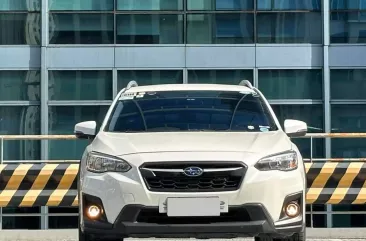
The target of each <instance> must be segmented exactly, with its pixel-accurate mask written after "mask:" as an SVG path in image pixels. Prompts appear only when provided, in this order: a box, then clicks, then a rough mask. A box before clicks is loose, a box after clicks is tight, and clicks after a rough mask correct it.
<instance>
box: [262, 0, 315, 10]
mask: <svg viewBox="0 0 366 241" xmlns="http://www.w3.org/2000/svg"><path fill="white" fill-rule="evenodd" d="M321 5H322V3H321V0H305V1H304V0H257V9H258V10H318V11H319V10H321Z"/></svg>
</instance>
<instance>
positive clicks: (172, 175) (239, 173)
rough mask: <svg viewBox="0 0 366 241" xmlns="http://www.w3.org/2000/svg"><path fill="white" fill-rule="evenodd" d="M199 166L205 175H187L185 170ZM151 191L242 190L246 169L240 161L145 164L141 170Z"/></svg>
mask: <svg viewBox="0 0 366 241" xmlns="http://www.w3.org/2000/svg"><path fill="white" fill-rule="evenodd" d="M189 167H199V168H201V169H202V170H203V173H202V175H199V176H187V175H186V174H185V173H184V169H186V168H189ZM140 171H141V174H142V177H143V179H144V181H145V184H146V186H147V188H148V189H149V190H150V191H154V192H220V191H233V190H237V189H238V188H239V187H240V184H241V182H242V180H243V178H244V175H245V171H246V166H245V165H244V164H242V163H237V162H184V163H181V162H177V163H176V162H174V163H145V164H144V165H143V166H141V167H140Z"/></svg>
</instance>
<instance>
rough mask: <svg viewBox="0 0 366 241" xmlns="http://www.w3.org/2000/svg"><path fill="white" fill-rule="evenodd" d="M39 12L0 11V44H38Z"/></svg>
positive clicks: (39, 40)
mask: <svg viewBox="0 0 366 241" xmlns="http://www.w3.org/2000/svg"><path fill="white" fill-rule="evenodd" d="M40 29H41V15H40V14H39V13H2V12H0V45H40V42H41V31H40Z"/></svg>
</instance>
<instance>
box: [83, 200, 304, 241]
mask: <svg viewBox="0 0 366 241" xmlns="http://www.w3.org/2000/svg"><path fill="white" fill-rule="evenodd" d="M300 195H301V194H298V195H296V197H297V198H298V197H301V196H300ZM293 197H295V196H292V198H293ZM94 200H95V199H94ZM100 205H101V204H100ZM284 220H285V222H286V221H290V220H286V219H284ZM303 221H304V220H303V219H302V218H301V217H300V218H299V219H296V220H295V221H293V222H290V223H289V224H287V225H275V224H274V222H273V220H272V219H271V217H270V215H269V213H268V211H267V210H266V208H265V207H264V206H263V205H261V204H245V205H240V206H230V207H229V212H228V213H225V214H221V216H219V217H168V216H167V215H166V214H164V213H159V209H158V208H157V207H147V206H143V205H126V206H125V207H124V208H123V209H122V211H121V213H119V215H118V217H117V219H116V221H115V222H114V223H109V222H108V221H107V220H106V218H105V217H104V218H103V217H102V218H101V219H100V220H99V221H92V220H90V219H88V218H87V217H86V216H85V215H84V219H83V227H82V230H83V231H84V232H86V233H88V234H91V235H97V236H98V237H133V238H149V237H155V238H235V237H253V236H262V235H266V236H271V237H287V236H291V235H293V234H294V233H299V232H301V231H303V229H304V222H303Z"/></svg>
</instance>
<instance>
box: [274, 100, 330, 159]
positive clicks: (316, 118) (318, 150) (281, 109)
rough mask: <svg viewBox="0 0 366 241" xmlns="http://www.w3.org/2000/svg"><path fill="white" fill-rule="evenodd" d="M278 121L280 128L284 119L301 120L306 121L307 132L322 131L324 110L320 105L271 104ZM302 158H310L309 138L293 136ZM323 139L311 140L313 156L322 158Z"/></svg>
mask: <svg viewBox="0 0 366 241" xmlns="http://www.w3.org/2000/svg"><path fill="white" fill-rule="evenodd" d="M272 108H273V111H274V112H275V114H276V116H277V118H278V121H279V122H280V124H281V126H282V128H283V125H284V122H285V120H286V119H295V120H301V121H304V122H306V123H307V125H308V132H309V133H323V132H324V112H323V106H322V105H273V106H272ZM292 141H293V142H294V143H295V144H296V145H297V147H298V148H299V150H300V152H301V154H302V156H303V157H304V158H310V156H311V155H310V154H311V150H310V139H308V138H293V139H292ZM324 148H325V146H324V140H323V139H314V140H313V157H317V158H324V155H325V153H324Z"/></svg>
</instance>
